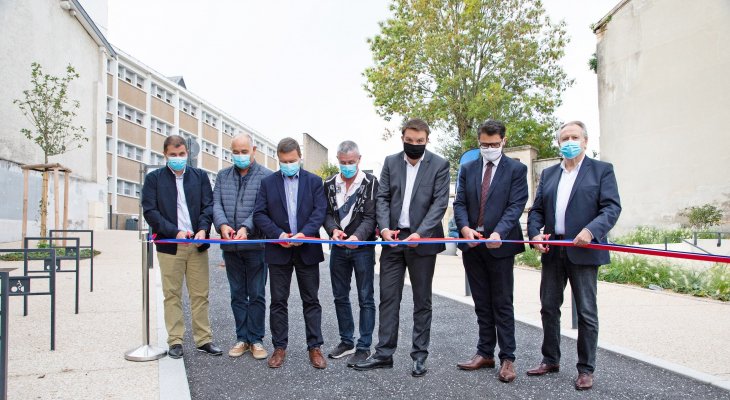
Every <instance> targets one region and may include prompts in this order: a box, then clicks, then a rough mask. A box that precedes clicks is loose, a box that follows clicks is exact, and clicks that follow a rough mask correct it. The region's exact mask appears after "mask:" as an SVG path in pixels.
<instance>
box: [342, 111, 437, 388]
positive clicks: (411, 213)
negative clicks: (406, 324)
mask: <svg viewBox="0 0 730 400" xmlns="http://www.w3.org/2000/svg"><path fill="white" fill-rule="evenodd" d="M401 134H402V136H401V139H402V140H403V151H402V152H399V153H397V154H393V155H391V156H388V157H387V158H386V159H385V162H384V163H383V170H382V172H381V175H380V186H379V188H378V195H377V197H376V215H377V221H378V225H379V226H380V232H381V236H382V238H383V240H384V241H386V242H387V241H398V240H402V241H412V240H417V239H420V238H430V237H437V238H439V237H444V229H443V226H442V224H441V219H442V218H443V217H444V213H445V212H446V207H447V205H448V202H449V162H448V161H446V160H444V159H443V158H441V157H439V156H437V155H435V154H433V153H431V152H429V151H426V144H427V143H428V136H429V134H430V129H429V127H428V125H427V124H426V123H425V122H424V121H422V120H420V119H411V120H409V121H408V122H407V123H406V124H405V125H404V126H403V128H402V130H401ZM444 249H445V246H444V245H443V244H438V245H436V244H428V245H423V244H421V245H420V246H419V245H418V244H410V245H407V246H406V245H390V246H387V245H384V246H383V248H382V253H381V255H380V327H379V330H378V345H377V346H376V347H375V354H374V355H373V356H372V357H370V358H368V359H367V360H366V361H364V362H362V363H358V364H356V365H355V367H354V368H355V369H357V370H361V371H362V370H371V369H376V368H392V367H393V353H395V349H396V345H397V343H398V323H399V321H400V316H399V314H400V301H401V297H402V294H403V280H404V277H405V272H406V269H408V277H409V278H410V281H411V286H412V288H413V346H412V347H411V358H412V359H413V369H412V375H413V376H414V377H421V376H424V375H425V374H426V372H427V369H426V358H427V357H428V344H429V342H430V338H431V284H432V282H433V273H434V268H435V266H436V255H437V254H438V253H440V252H442V251H443V250H444Z"/></svg>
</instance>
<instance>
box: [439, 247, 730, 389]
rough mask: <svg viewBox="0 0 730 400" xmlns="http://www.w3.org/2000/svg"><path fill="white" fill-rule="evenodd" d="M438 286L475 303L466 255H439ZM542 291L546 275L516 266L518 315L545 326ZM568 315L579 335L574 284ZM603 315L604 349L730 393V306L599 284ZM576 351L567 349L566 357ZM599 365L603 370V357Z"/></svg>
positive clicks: (569, 332)
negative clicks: (468, 286) (467, 278)
mask: <svg viewBox="0 0 730 400" xmlns="http://www.w3.org/2000/svg"><path fill="white" fill-rule="evenodd" d="M433 287H434V293H437V294H442V295H446V296H447V297H450V298H452V299H456V300H459V301H462V302H466V303H468V304H471V305H473V304H474V303H473V301H472V299H471V297H467V296H465V292H464V290H465V286H464V267H463V264H462V260H461V257H460V256H445V255H439V256H438V262H437V267H436V274H435V276H434V285H433ZM539 293H540V271H538V270H535V269H532V268H529V267H521V266H518V267H516V268H515V291H514V306H515V316H516V317H517V318H518V319H519V320H520V321H522V322H525V323H528V324H530V325H534V326H537V327H539V328H542V323H541V321H540V296H539ZM562 315H563V318H562V319H561V323H562V328H563V329H562V330H563V334H564V335H566V336H569V337H573V338H574V337H576V335H577V331H576V330H573V329H570V328H571V308H570V286H568V287H567V288H566V292H565V304H564V305H563V308H562ZM598 317H599V321H600V334H599V346H600V347H603V348H606V349H610V350H617V351H619V352H621V353H623V354H626V355H628V356H630V357H635V358H639V359H644V360H645V361H646V360H650V359H651V358H655V359H657V360H654V361H657V362H655V364H658V365H660V366H663V367H666V368H669V369H672V370H675V372H679V373H682V374H685V375H689V376H693V377H695V378H697V379H700V380H703V381H707V382H711V383H713V384H716V385H718V386H721V387H724V388H726V389H730V346H727V343H728V335H729V334H730V303H724V302H720V301H715V300H708V299H703V298H698V297H691V296H687V295H680V294H674V293H671V292H667V291H662V292H657V291H653V290H649V289H642V288H639V287H634V286H627V285H619V284H613V283H607V282H599V283H598ZM475 318H476V316H475ZM575 351H576V350H575V349H574V348H567V347H565V348H563V354H566V353H567V352H571V353H575ZM519 356H521V355H518V357H519ZM662 361H666V362H668V363H666V362H662ZM597 364H598V365H597V367H598V369H600V368H601V360H600V359H599V360H598V363H597ZM671 364H676V365H671ZM692 370H694V371H692ZM695 371H697V372H700V373H704V374H707V375H704V374H699V375H698V374H694V372H695Z"/></svg>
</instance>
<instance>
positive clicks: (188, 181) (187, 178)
mask: <svg viewBox="0 0 730 400" xmlns="http://www.w3.org/2000/svg"><path fill="white" fill-rule="evenodd" d="M192 179H193V177H192V175H191V171H190V170H189V169H187V168H186V169H185V173H184V174H183V191H184V192H185V204H186V205H187V206H188V218H190V225H192V227H193V231H195V230H196V229H197V227H196V226H195V225H196V224H195V221H194V220H193V216H192V214H190V210H192V209H193V208H192V203H191V200H192V198H193V193H192V192H191V191H190V188H191V187H192V186H193V185H192ZM193 233H195V232H193Z"/></svg>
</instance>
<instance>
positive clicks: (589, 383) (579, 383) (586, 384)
mask: <svg viewBox="0 0 730 400" xmlns="http://www.w3.org/2000/svg"><path fill="white" fill-rule="evenodd" d="M592 387H593V374H591V373H590V372H581V373H580V374H578V378H576V379H575V390H588V389H590V388H592Z"/></svg>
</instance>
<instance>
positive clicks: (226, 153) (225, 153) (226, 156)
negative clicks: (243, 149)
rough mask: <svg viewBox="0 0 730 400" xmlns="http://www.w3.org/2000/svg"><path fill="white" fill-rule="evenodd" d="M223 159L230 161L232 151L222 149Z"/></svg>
mask: <svg viewBox="0 0 730 400" xmlns="http://www.w3.org/2000/svg"><path fill="white" fill-rule="evenodd" d="M223 159H224V160H226V161H228V162H231V160H232V159H233V153H231V152H230V151H228V150H226V149H223Z"/></svg>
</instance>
